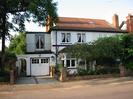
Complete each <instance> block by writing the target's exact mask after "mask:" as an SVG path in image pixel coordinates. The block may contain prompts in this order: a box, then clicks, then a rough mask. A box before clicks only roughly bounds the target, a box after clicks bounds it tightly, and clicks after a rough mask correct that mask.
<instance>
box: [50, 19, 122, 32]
mask: <svg viewBox="0 0 133 99" xmlns="http://www.w3.org/2000/svg"><path fill="white" fill-rule="evenodd" d="M53 29H61V30H96V31H119V32H120V31H121V30H119V29H116V28H115V27H114V26H113V25H111V24H110V23H109V22H107V21H105V20H102V19H89V18H71V17H59V18H58V22H57V24H56V26H55V27H53Z"/></svg>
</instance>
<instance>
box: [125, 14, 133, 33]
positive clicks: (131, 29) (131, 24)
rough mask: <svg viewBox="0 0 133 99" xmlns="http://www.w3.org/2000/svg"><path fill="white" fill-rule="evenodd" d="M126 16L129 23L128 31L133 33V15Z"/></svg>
mask: <svg viewBox="0 0 133 99" xmlns="http://www.w3.org/2000/svg"><path fill="white" fill-rule="evenodd" d="M126 18H127V21H126V23H127V31H128V32H129V33H131V32H132V33H133V15H131V14H128V16H127V17H126Z"/></svg>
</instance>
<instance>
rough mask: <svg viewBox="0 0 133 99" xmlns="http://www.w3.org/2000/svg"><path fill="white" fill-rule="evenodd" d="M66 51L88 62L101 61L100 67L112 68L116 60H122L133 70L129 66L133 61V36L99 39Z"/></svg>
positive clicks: (74, 46) (132, 66)
mask: <svg viewBox="0 0 133 99" xmlns="http://www.w3.org/2000/svg"><path fill="white" fill-rule="evenodd" d="M65 51H66V52H67V53H70V54H71V55H72V56H74V57H76V58H81V59H86V60H87V61H90V60H98V61H99V60H100V61H101V63H100V65H101V64H102V65H108V66H109V65H110V66H111V65H113V64H115V62H116V59H120V62H122V63H123V65H128V68H129V66H130V69H131V68H133V65H131V64H130V65H129V63H130V61H133V34H130V35H129V34H126V35H119V36H112V37H104V38H99V39H98V40H96V41H94V42H90V43H88V44H75V45H73V46H71V47H68V48H67V49H65ZM111 60H112V62H111ZM87 63H88V62H87ZM107 63H108V64H107Z"/></svg>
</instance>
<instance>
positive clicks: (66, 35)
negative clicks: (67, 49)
mask: <svg viewBox="0 0 133 99" xmlns="http://www.w3.org/2000/svg"><path fill="white" fill-rule="evenodd" d="M61 35H62V42H70V41H71V35H70V33H62V34H61Z"/></svg>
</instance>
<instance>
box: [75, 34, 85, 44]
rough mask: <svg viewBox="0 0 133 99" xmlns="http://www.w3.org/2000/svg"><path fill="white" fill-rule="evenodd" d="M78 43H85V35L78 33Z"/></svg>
mask: <svg viewBox="0 0 133 99" xmlns="http://www.w3.org/2000/svg"><path fill="white" fill-rule="evenodd" d="M77 41H78V42H85V34H84V33H78V34H77Z"/></svg>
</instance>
